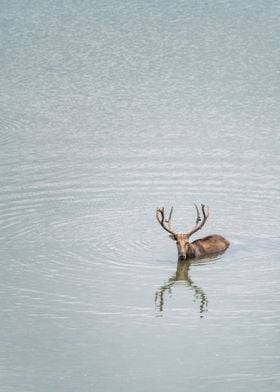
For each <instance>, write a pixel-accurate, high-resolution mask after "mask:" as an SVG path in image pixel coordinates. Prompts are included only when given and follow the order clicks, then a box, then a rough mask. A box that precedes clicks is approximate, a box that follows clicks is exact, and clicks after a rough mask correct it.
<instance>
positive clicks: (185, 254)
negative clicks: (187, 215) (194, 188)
mask: <svg viewBox="0 0 280 392" xmlns="http://www.w3.org/2000/svg"><path fill="white" fill-rule="evenodd" d="M194 206H195V209H196V222H195V225H194V227H193V228H192V230H191V231H189V232H188V233H176V232H175V231H174V230H173V229H172V227H171V218H172V213H173V207H172V208H171V210H170V214H169V218H168V219H165V215H164V208H163V207H162V208H158V209H157V211H156V217H157V220H158V222H159V223H160V225H161V226H162V227H163V228H164V230H166V231H167V232H168V233H169V234H170V238H171V239H172V240H174V241H176V245H177V249H178V259H180V260H186V259H191V258H194V257H201V256H206V255H211V254H214V253H218V252H224V251H225V250H226V249H227V248H228V247H229V245H230V243H229V241H228V240H226V239H225V238H224V237H222V236H221V235H217V234H213V235H209V236H208V237H204V238H200V239H199V240H195V241H193V242H189V239H190V237H191V236H192V235H193V234H194V233H196V232H197V231H198V230H200V229H201V228H202V227H203V226H204V224H205V222H206V221H207V219H208V216H209V207H206V211H205V205H204V204H201V210H202V214H203V218H202V219H201V217H200V213H199V209H198V207H197V205H196V204H195V205H194Z"/></svg>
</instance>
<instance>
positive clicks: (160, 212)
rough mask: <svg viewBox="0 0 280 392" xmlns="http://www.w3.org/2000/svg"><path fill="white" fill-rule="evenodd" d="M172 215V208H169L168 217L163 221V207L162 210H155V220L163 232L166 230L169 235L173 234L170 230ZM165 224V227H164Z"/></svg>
mask: <svg viewBox="0 0 280 392" xmlns="http://www.w3.org/2000/svg"><path fill="white" fill-rule="evenodd" d="M172 214H173V207H171V210H170V213H169V217H168V219H165V217H164V207H162V208H157V211H156V217H157V220H158V222H159V224H160V225H161V226H162V227H163V228H164V230H166V231H167V232H168V233H170V234H174V235H175V232H174V231H173V230H172V228H171V218H172ZM166 223H167V225H166Z"/></svg>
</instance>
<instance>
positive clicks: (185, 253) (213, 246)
mask: <svg viewBox="0 0 280 392" xmlns="http://www.w3.org/2000/svg"><path fill="white" fill-rule="evenodd" d="M170 237H171V238H172V239H173V240H175V241H176V244H177V249H178V258H179V259H182V260H183V259H191V258H194V257H202V256H206V255H211V254H215V253H221V252H224V251H225V250H226V249H227V248H228V247H229V245H230V243H229V241H228V240H226V239H225V238H224V237H222V236H221V235H218V234H213V235H209V236H207V237H204V238H200V239H198V240H195V241H193V242H189V236H188V235H187V234H176V235H171V236H170Z"/></svg>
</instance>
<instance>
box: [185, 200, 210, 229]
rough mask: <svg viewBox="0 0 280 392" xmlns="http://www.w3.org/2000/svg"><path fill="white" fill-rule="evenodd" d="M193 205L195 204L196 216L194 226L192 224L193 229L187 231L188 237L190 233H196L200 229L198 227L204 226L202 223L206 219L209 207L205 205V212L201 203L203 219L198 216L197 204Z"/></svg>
mask: <svg viewBox="0 0 280 392" xmlns="http://www.w3.org/2000/svg"><path fill="white" fill-rule="evenodd" d="M194 206H195V209H196V215H197V218H196V222H195V226H194V227H193V229H192V230H191V231H190V232H189V233H188V236H189V237H190V236H191V235H193V234H194V233H196V232H197V231H198V230H200V229H201V228H202V227H203V226H204V224H205V222H206V221H207V219H208V216H209V207H208V206H207V207H206V208H207V210H206V212H205V205H204V204H201V210H202V214H203V219H201V217H200V214H199V209H198V207H197V205H196V204H195V205H194ZM199 222H201V223H199Z"/></svg>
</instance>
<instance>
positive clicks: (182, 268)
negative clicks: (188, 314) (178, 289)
mask: <svg viewBox="0 0 280 392" xmlns="http://www.w3.org/2000/svg"><path fill="white" fill-rule="evenodd" d="M190 265H191V263H190V262H189V261H186V260H184V261H181V260H179V261H178V263H177V270H176V273H175V275H173V276H172V277H171V278H170V279H169V280H168V282H167V283H166V284H165V285H163V286H161V287H160V289H159V290H158V291H157V292H156V294H155V303H156V306H157V308H158V310H159V311H160V312H163V307H164V293H165V291H166V290H167V291H168V292H169V293H170V294H171V288H172V286H173V285H175V284H178V283H184V284H185V285H186V286H188V287H190V288H191V289H193V290H194V292H195V298H196V299H197V300H199V302H200V303H199V314H200V318H202V317H203V315H204V313H205V312H207V310H208V300H207V296H206V294H205V293H204V291H203V290H202V288H201V287H199V286H197V285H196V284H194V282H193V281H192V280H191V278H190V276H189V269H190Z"/></svg>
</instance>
